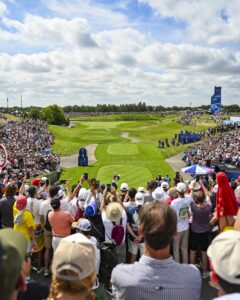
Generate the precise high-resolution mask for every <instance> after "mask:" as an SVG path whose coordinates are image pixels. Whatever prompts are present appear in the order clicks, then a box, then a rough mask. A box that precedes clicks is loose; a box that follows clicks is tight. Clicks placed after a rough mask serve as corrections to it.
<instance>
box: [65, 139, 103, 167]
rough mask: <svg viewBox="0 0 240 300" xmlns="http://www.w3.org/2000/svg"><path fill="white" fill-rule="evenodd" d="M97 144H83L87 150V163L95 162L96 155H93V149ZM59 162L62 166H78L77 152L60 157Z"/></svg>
mask: <svg viewBox="0 0 240 300" xmlns="http://www.w3.org/2000/svg"><path fill="white" fill-rule="evenodd" d="M97 145H98V144H90V145H87V146H85V148H86V149H87V152H88V163H89V164H93V163H95V162H96V161H97V160H96V157H95V155H94V152H95V149H96V147H97ZM61 163H62V167H63V168H74V167H77V166H78V153H76V154H73V155H69V156H63V157H61Z"/></svg>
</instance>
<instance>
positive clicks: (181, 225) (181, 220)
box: [171, 196, 192, 232]
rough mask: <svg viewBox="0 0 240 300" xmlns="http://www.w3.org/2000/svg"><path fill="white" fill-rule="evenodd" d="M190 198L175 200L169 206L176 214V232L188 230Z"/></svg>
mask: <svg viewBox="0 0 240 300" xmlns="http://www.w3.org/2000/svg"><path fill="white" fill-rule="evenodd" d="M191 202H192V198H191V197H188V196H187V197H185V198H177V199H175V200H173V201H172V203H171V206H172V208H173V209H174V210H175V212H176V214H177V232H182V231H185V230H188V229H189V224H188V212H189V209H190V203H191Z"/></svg>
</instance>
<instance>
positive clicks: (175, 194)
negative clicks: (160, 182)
mask: <svg viewBox="0 0 240 300" xmlns="http://www.w3.org/2000/svg"><path fill="white" fill-rule="evenodd" d="M167 193H168V196H169V198H168V199H167V201H166V203H167V204H171V203H172V201H173V200H174V199H177V197H178V192H177V189H176V188H175V187H171V188H170V189H169V190H168V192H167Z"/></svg>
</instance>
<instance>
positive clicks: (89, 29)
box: [0, 0, 240, 106]
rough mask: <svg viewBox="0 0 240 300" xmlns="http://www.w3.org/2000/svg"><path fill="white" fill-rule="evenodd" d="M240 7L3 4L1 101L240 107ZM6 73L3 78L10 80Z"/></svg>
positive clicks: (219, 1) (189, 2) (144, 1)
mask: <svg viewBox="0 0 240 300" xmlns="http://www.w3.org/2000/svg"><path fill="white" fill-rule="evenodd" d="M239 9H240V2H239V1H238V0H231V1H228V0H201V1H198V0H121V1H119V0H112V1H107V0H98V1H94V0H39V1H37V0H36V1H33V0H28V1H27V0H5V1H3V0H0V68H1V75H0V99H1V103H3V105H4V104H5V99H6V98H7V97H8V98H9V100H10V105H17V104H19V99H20V95H23V100H24V102H23V103H24V105H25V106H28V105H41V106H46V105H49V104H50V103H57V104H60V105H74V104H78V105H81V104H91V105H95V104H97V103H116V104H119V103H128V102H138V101H145V102H147V103H148V104H152V105H164V106H172V105H188V104H189V102H190V101H191V102H192V104H193V105H199V104H208V103H209V101H210V97H211V95H212V93H213V89H214V86H215V85H221V86H222V88H223V103H224V104H233V103H238V102H239V99H238V94H239V86H240V76H239V74H240V52H239V49H240V35H239V28H240V18H239V16H238V12H239ZM3 75H4V76H3Z"/></svg>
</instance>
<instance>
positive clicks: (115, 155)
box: [49, 115, 215, 187]
mask: <svg viewBox="0 0 240 300" xmlns="http://www.w3.org/2000/svg"><path fill="white" fill-rule="evenodd" d="M121 116H122V118H123V115H121ZM154 116H155V115H154ZM105 117H108V122H103V121H96V117H94V118H93V120H95V121H92V122H91V121H86V122H84V121H82V122H81V123H80V124H77V125H76V126H75V127H72V128H64V127H59V126H49V128H50V130H52V131H53V132H54V134H55V136H56V144H55V145H54V150H55V151H56V152H58V153H61V155H70V154H74V153H77V152H78V150H79V148H81V147H84V146H85V145H88V144H98V146H97V148H96V150H95V156H96V159H97V162H96V163H94V164H93V165H90V166H88V167H77V166H76V167H75V168H71V169H66V170H63V173H62V178H63V179H71V183H76V182H77V181H78V180H79V178H80V177H81V175H82V174H83V173H84V172H88V173H89V177H93V178H97V179H99V180H100V181H101V182H103V183H105V184H106V183H110V182H111V180H112V176H113V175H114V174H120V175H121V180H120V182H119V184H120V183H122V182H127V183H128V184H129V185H130V186H135V187H137V186H146V182H147V181H148V180H149V179H153V178H155V177H156V176H158V175H159V174H161V175H163V176H165V174H167V173H168V174H169V175H170V176H172V177H173V176H174V172H173V171H172V169H171V168H170V167H169V165H168V164H167V163H166V162H165V159H166V158H168V157H170V156H172V155H175V154H177V153H179V152H181V151H183V150H184V149H186V148H187V147H188V145H184V146H175V147H172V146H171V147H170V148H165V149H158V148H157V146H158V140H159V139H166V138H168V139H169V142H170V139H171V138H172V137H174V135H175V134H176V133H179V132H180V130H188V131H194V130H196V128H197V129H198V131H199V130H202V129H206V128H208V127H210V126H214V125H215V123H213V122H212V121H211V120H210V119H209V118H208V119H206V120H205V122H204V123H199V125H198V126H197V127H194V126H183V125H181V124H179V123H177V122H176V120H177V119H178V118H179V116H178V115H168V116H166V117H161V119H160V118H159V119H158V120H151V119H150V120H140V121H115V120H114V118H115V117H116V116H115V115H114V116H113V117H112V119H111V118H110V117H111V116H104V118H105ZM145 117H146V116H145ZM89 118H90V117H89ZM204 118H205V117H204ZM123 132H129V137H132V138H137V139H140V142H139V143H132V142H131V141H130V140H128V139H126V138H122V137H121V135H122V133H123Z"/></svg>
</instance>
